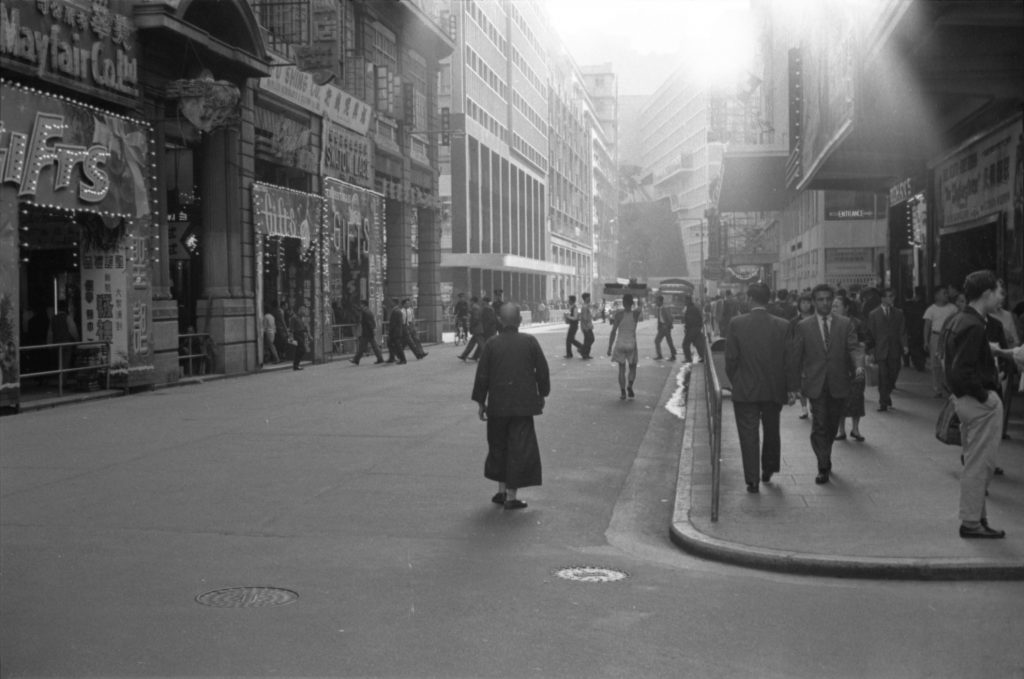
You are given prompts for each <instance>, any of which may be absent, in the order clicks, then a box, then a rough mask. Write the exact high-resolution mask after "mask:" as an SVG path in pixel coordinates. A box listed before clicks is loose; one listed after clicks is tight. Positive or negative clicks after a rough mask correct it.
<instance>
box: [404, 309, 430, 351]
mask: <svg viewBox="0 0 1024 679" xmlns="http://www.w3.org/2000/svg"><path fill="white" fill-rule="evenodd" d="M402 313H403V314H404V316H405V324H404V325H403V326H402V330H403V332H404V335H403V339H402V341H403V342H404V343H405V344H406V345H407V346H408V347H409V351H411V352H412V354H413V356H415V357H416V360H417V361H418V360H420V359H422V358H426V357H427V352H425V351H423V345H422V344H420V337H419V334H418V333H417V332H416V310H415V309H413V308H412V301H410V300H409V299H403V300H402Z"/></svg>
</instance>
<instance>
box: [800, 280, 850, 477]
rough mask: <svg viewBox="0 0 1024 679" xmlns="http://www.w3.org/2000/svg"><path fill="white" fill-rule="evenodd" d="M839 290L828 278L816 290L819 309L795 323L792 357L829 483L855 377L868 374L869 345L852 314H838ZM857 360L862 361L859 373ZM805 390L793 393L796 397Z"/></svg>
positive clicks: (823, 474)
mask: <svg viewBox="0 0 1024 679" xmlns="http://www.w3.org/2000/svg"><path fill="white" fill-rule="evenodd" d="M834 298H835V292H834V291H833V290H832V287H831V286H830V285H826V284H824V283H822V284H821V285H818V286H816V287H815V288H814V290H813V291H812V292H811V299H812V300H813V302H814V310H815V314H814V315H813V316H808V317H807V318H805V319H803V320H802V321H799V322H798V323H797V324H796V325H795V326H794V327H793V331H792V332H793V334H792V337H791V340H790V344H789V350H788V354H789V360H788V361H786V366H787V369H788V370H789V371H790V377H789V379H788V380H787V382H788V383H789V385H790V386H791V388H792V386H793V385H796V384H800V385H801V387H800V390H801V392H802V393H803V394H804V395H805V396H806V397H807V398H809V399H810V401H811V417H812V425H811V448H812V449H813V450H814V456H815V457H816V458H817V461H818V475H817V476H816V477H815V479H814V482H815V483H819V484H822V483H828V482H829V475H830V474H831V473H832V443H833V442H834V441H835V438H836V432H838V431H839V422H840V421H841V420H842V418H843V411H844V409H845V406H846V399H847V397H848V396H849V395H850V390H851V388H852V381H853V377H854V376H856V377H859V376H861V375H863V374H864V368H863V367H862V366H863V358H864V356H863V351H862V350H861V348H860V343H859V342H858V341H857V332H856V330H855V328H854V326H853V323H852V322H851V321H850V319H849V318H846V317H844V316H833V314H832V301H833V299H834ZM851 366H857V368H856V370H855V372H854V375H851V374H850V368H851ZM797 396H799V394H798V393H793V394H791V397H792V398H794V399H795V398H796V397H797Z"/></svg>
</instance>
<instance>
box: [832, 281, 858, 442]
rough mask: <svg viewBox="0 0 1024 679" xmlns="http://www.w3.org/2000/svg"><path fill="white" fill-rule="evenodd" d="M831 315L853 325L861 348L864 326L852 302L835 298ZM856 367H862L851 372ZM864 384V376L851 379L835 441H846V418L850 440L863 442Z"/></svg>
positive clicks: (843, 298)
mask: <svg viewBox="0 0 1024 679" xmlns="http://www.w3.org/2000/svg"><path fill="white" fill-rule="evenodd" d="M832 313H833V314H834V315H836V316H846V317H848V318H849V319H850V322H851V323H853V328H854V331H855V332H856V333H857V342H859V343H860V344H861V346H862V348H863V344H864V324H863V323H862V322H861V320H860V319H859V318H858V317H857V314H856V313H855V308H854V306H853V302H852V301H851V300H850V299H849V298H847V297H836V299H835V301H834V302H832ZM858 367H863V366H856V365H855V366H851V368H850V369H851V370H855V369H856V368H858ZM865 385H866V382H865V380H864V374H863V373H861V374H860V376H859V377H855V378H853V383H852V384H851V388H850V395H849V396H848V397H847V399H846V405H845V407H844V408H843V419H841V420H839V433H838V434H836V440H837V441H844V440H846V418H850V419H851V420H852V423H851V425H850V438H852V439H854V440H855V441H863V440H864V437H863V436H861V433H860V418H862V417H864V387H865Z"/></svg>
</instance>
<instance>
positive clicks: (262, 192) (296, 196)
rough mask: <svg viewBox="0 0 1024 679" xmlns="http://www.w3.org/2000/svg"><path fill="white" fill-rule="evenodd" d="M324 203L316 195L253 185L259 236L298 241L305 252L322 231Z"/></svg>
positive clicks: (255, 221)
mask: <svg viewBox="0 0 1024 679" xmlns="http://www.w3.org/2000/svg"><path fill="white" fill-rule="evenodd" d="M322 204H323V199H322V198H321V197H320V196H317V195H314V194H312V193H303V192H302V191H294V190H292V189H286V188H283V187H281V186H271V185H270V184H261V183H259V182H256V183H254V184H253V185H252V211H253V215H254V218H253V221H254V223H255V226H256V233H262V234H266V235H268V236H280V237H282V238H298V239H299V240H300V241H301V242H302V247H303V249H306V248H308V247H309V246H310V244H311V243H312V239H313V237H314V236H315V235H316V234H317V233H318V232H319V231H320V213H321V209H320V208H321V205H322Z"/></svg>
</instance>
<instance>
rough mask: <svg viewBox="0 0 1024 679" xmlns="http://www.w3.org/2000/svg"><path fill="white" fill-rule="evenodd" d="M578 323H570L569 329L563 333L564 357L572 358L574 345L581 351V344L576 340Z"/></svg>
mask: <svg viewBox="0 0 1024 679" xmlns="http://www.w3.org/2000/svg"><path fill="white" fill-rule="evenodd" d="M579 327H580V324H579V323H578V322H576V323H570V324H569V330H568V331H567V332H566V333H565V357H566V358H572V348H573V347H576V348H577V349H579V350H580V353H581V354H582V353H583V345H582V344H581V343H580V342H577V341H576V331H577V330H579Z"/></svg>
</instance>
